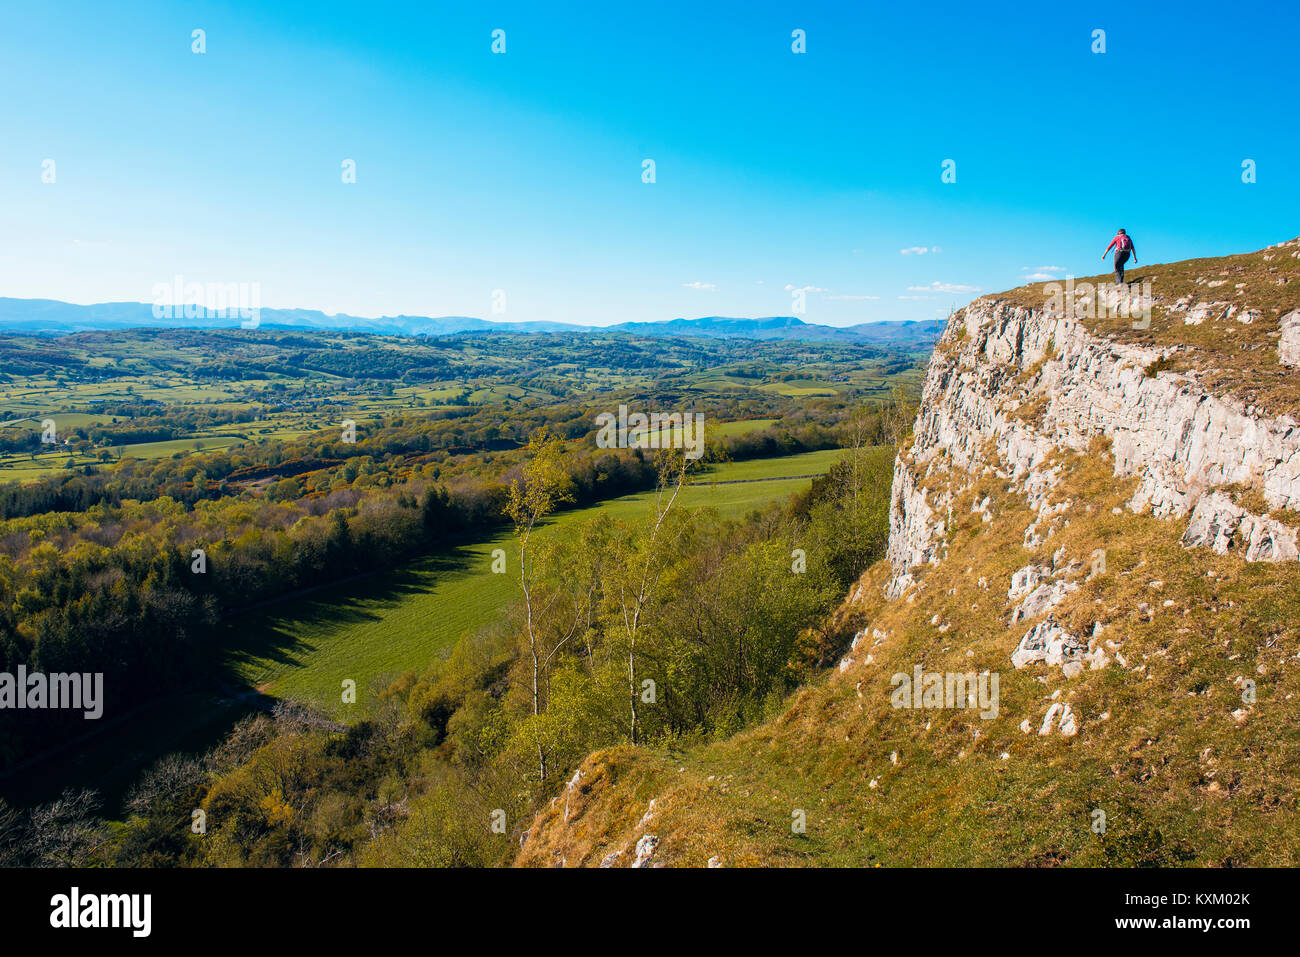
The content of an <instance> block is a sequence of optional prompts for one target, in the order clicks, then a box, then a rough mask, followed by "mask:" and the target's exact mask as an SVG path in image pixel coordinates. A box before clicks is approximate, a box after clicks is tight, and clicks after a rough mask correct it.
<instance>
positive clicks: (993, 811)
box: [518, 249, 1300, 866]
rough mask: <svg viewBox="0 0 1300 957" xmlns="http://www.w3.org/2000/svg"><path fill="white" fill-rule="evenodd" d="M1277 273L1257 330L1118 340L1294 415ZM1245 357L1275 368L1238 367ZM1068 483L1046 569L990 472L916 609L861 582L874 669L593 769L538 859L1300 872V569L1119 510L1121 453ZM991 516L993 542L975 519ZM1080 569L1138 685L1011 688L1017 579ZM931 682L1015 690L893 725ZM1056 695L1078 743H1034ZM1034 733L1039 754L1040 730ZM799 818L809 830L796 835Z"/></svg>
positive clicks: (864, 667) (1024, 678) (1160, 332)
mask: <svg viewBox="0 0 1300 957" xmlns="http://www.w3.org/2000/svg"><path fill="white" fill-rule="evenodd" d="M1291 251H1292V250H1291V249H1285V250H1284V251H1282V253H1281V254H1279V255H1286V256H1288V257H1289V255H1290V252H1291ZM1265 252H1267V251H1265ZM1273 252H1274V253H1275V254H1278V251H1276V250H1275V251H1273ZM1264 254H1265V253H1256V254H1251V256H1253V257H1255V258H1256V259H1257V265H1259V267H1260V269H1262V270H1263V271H1264V277H1263V278H1262V279H1259V280H1258V281H1259V282H1262V283H1263V285H1262V286H1260V287H1259V290H1261V291H1259V292H1256V290H1254V289H1251V288H1250V287H1248V289H1247V293H1248V295H1247V296H1245V297H1243V298H1246V299H1248V300H1249V301H1250V302H1251V303H1252V304H1257V305H1258V306H1259V307H1260V308H1262V309H1266V310H1268V311H1266V312H1265V318H1264V319H1263V320H1261V321H1257V322H1256V323H1254V324H1252V326H1239V327H1238V328H1235V329H1231V333H1230V334H1229V335H1227V336H1226V337H1225V327H1227V328H1230V327H1234V326H1238V324H1236V323H1235V322H1232V321H1230V320H1229V321H1228V322H1226V323H1225V322H1222V321H1221V322H1219V323H1218V324H1217V329H1216V327H1215V325H1214V324H1213V323H1212V322H1210V321H1207V323H1206V325H1207V326H1210V327H1211V328H1210V329H1208V330H1207V329H1206V328H1205V326H1195V327H1193V326H1185V325H1182V324H1181V321H1179V322H1178V323H1174V322H1172V321H1167V322H1165V323H1164V324H1161V323H1159V322H1158V321H1157V322H1153V329H1152V330H1151V331H1150V332H1132V333H1130V332H1128V331H1119V330H1115V331H1114V334H1116V335H1123V336H1126V337H1127V336H1129V335H1130V334H1131V335H1132V336H1134V337H1141V336H1148V335H1149V336H1152V337H1155V338H1154V341H1157V342H1164V343H1170V344H1175V343H1176V344H1179V345H1181V346H1184V347H1186V353H1185V355H1186V361H1189V362H1197V363H1201V364H1204V365H1198V366H1197V367H1198V368H1204V367H1206V366H1215V364H1216V363H1220V364H1223V365H1224V366H1225V367H1230V368H1233V369H1235V370H1237V379H1236V381H1235V382H1234V383H1233V387H1234V388H1236V389H1238V390H1243V391H1246V392H1250V393H1252V394H1254V395H1255V396H1256V397H1258V396H1260V395H1262V394H1267V396H1268V397H1269V399H1270V401H1271V402H1272V404H1273V405H1275V406H1276V405H1278V404H1282V403H1285V401H1287V398H1286V391H1285V387H1286V386H1287V385H1288V383H1281V382H1280V381H1275V380H1276V378H1277V377H1275V376H1274V375H1273V372H1274V371H1275V370H1273V369H1272V367H1271V366H1270V365H1269V363H1268V362H1267V361H1266V356H1265V355H1264V353H1265V352H1266V351H1267V350H1265V349H1264V348H1263V346H1262V345H1261V344H1264V343H1270V344H1272V345H1273V347H1274V349H1273V355H1274V360H1273V363H1272V364H1273V365H1276V359H1275V355H1276V353H1275V344H1276V336H1275V335H1270V333H1273V332H1275V331H1276V319H1277V316H1278V315H1280V314H1282V313H1283V312H1285V311H1286V310H1287V308H1288V307H1290V308H1294V306H1295V302H1294V296H1292V298H1291V299H1290V300H1289V301H1288V302H1283V301H1281V300H1279V301H1277V302H1272V298H1271V297H1272V293H1273V292H1274V287H1279V288H1280V287H1284V286H1285V285H1287V284H1286V283H1283V284H1278V283H1277V282H1276V279H1277V278H1278V277H1277V275H1276V274H1274V273H1269V272H1267V268H1268V267H1267V266H1266V265H1264V264H1271V263H1273V262H1275V261H1277V260H1276V258H1275V259H1274V260H1265V259H1263V255H1264ZM1240 258H1242V257H1228V260H1224V261H1220V260H1212V261H1196V262H1194V263H1190V264H1172V265H1171V266H1169V267H1156V269H1159V270H1163V272H1162V273H1159V274H1157V278H1159V277H1160V276H1163V282H1164V285H1165V287H1166V289H1167V291H1168V292H1171V293H1177V294H1178V295H1183V294H1186V287H1187V286H1193V287H1194V286H1195V284H1196V279H1198V278H1204V276H1205V275H1207V274H1209V275H1213V274H1217V273H1219V272H1222V271H1227V270H1230V269H1231V267H1232V266H1233V265H1235V264H1234V262H1233V261H1234V260H1238V259H1240ZM1298 262H1300V261H1298V260H1294V259H1288V260H1287V263H1288V266H1287V268H1288V269H1290V270H1294V269H1295V268H1296V266H1294V265H1290V264H1292V263H1298ZM1144 271H1145V270H1144ZM1184 274H1185V275H1184ZM1178 276H1182V277H1183V278H1182V279H1181V280H1178V279H1176V277H1178ZM1182 283H1185V284H1187V286H1183V287H1182V288H1181V289H1180V288H1179V286H1180V284H1182ZM1228 288H1230V289H1231V288H1233V287H1232V286H1229V287H1228ZM1293 288H1295V287H1293ZM1017 297H1020V298H1023V299H1024V302H1023V304H1026V305H1030V304H1035V303H1036V302H1037V301H1039V300H1038V299H1037V294H1036V292H1033V291H1030V292H1026V291H1025V290H1016V291H1014V292H1013V293H1010V294H1007V295H1006V298H1010V299H1016V298H1017ZM1157 316H1159V313H1157ZM1101 331H1105V330H1104V329H1103V330H1101ZM1216 332H1217V338H1216V336H1215V335H1211V334H1210V333H1216ZM1238 339H1240V340H1242V341H1241V342H1239V341H1237V340H1238ZM1247 340H1249V342H1250V343H1254V344H1255V347H1253V348H1252V347H1251V346H1249V345H1248V346H1247V347H1246V348H1241V345H1242V342H1245V341H1247ZM1223 342H1226V343H1227V344H1226V345H1223V344H1221V343H1223ZM1238 353H1243V354H1245V355H1243V356H1238ZM1252 370H1253V371H1252ZM1289 385H1290V386H1291V387H1294V381H1292V382H1291V383H1289ZM1057 461H1058V462H1059V463H1060V464H1062V465H1063V466H1064V471H1063V482H1062V485H1061V486H1060V487H1059V488H1058V489H1057V490H1056V491H1055V492H1054V493H1053V495H1052V500H1053V501H1059V500H1061V499H1063V498H1065V497H1067V496H1068V497H1070V498H1072V499H1073V500H1074V502H1075V504H1074V505H1073V506H1072V507H1071V509H1070V510H1069V512H1068V517H1069V518H1070V519H1071V522H1070V523H1069V524H1067V525H1064V526H1062V527H1060V528H1059V529H1058V531H1057V532H1056V534H1054V535H1053V536H1052V537H1050V538H1049V539H1048V540H1047V542H1046V543H1045V544H1044V545H1042V546H1040V547H1039V548H1037V549H1034V550H1028V549H1026V548H1025V547H1024V545H1023V534H1024V529H1025V528H1026V526H1027V525H1028V524H1029V523H1030V521H1032V519H1033V517H1034V515H1033V513H1031V512H1030V510H1029V509H1028V507H1027V506H1026V505H1025V503H1024V498H1023V495H1013V494H1011V493H1009V492H1008V491H1007V489H1006V483H1005V482H1003V481H1001V480H998V479H996V478H995V477H994V476H992V475H989V476H986V477H985V478H984V479H983V480H981V481H980V482H979V483H977V485H976V487H975V488H974V489H972V490H970V491H968V492H966V493H965V494H964V495H962V496H960V497H959V498H958V500H957V501H956V502H955V503H954V507H953V513H952V514H953V523H952V527H951V529H950V535H949V549H948V556H949V557H948V558H947V559H946V560H945V561H943V562H942V563H941V564H940V565H938V566H935V567H933V568H928V569H923V570H920V571H919V577H920V579H921V581H920V584H919V586H918V587H917V588H916V589H914V590H913V591H912V592H910V593H909V595H908V596H907V597H905V598H904V599H900V600H897V601H893V602H886V601H885V600H884V599H883V597H882V587H883V584H884V582H885V580H886V579H887V577H888V573H889V570H888V567H887V565H886V564H885V563H883V562H882V563H880V564H878V565H876V566H875V567H873V568H871V569H869V570H868V571H867V573H866V574H865V575H864V576H863V584H864V585H865V588H864V589H863V597H862V599H861V601H860V602H858V603H847V604H846V605H845V606H844V607H843V608H842V609H841V610H840V612H839V613H838V614H837V619H836V624H837V626H838V627H839V628H840V629H841V631H842V633H843V634H844V635H845V636H846V637H847V636H849V635H851V634H852V633H853V632H854V631H856V630H857V629H859V628H867V629H868V630H876V629H878V630H880V631H882V632H886V633H887V634H888V637H887V638H885V639H883V640H882V641H881V642H880V643H879V644H878V645H876V646H875V647H872V645H873V639H868V640H867V642H866V644H865V645H864V646H863V648H862V649H860V650H859V652H858V653H857V654H856V655H855V657H856V658H857V659H859V661H858V662H857V663H856V664H854V665H853V666H852V667H850V668H849V669H848V671H846V672H844V673H842V674H841V673H839V672H831V673H828V674H827V675H825V676H823V678H822V679H821V680H819V681H817V682H815V683H814V684H812V685H810V686H808V687H805V688H804V689H802V690H800V691H799V692H797V693H796V694H795V695H793V696H792V698H791V700H790V701H789V702H788V706H787V708H786V710H785V711H784V712H783V713H782V714H781V715H780V716H779V717H778V718H776V719H774V720H771V721H768V722H766V723H764V724H763V725H760V726H759V727H757V728H754V729H751V730H749V731H747V732H744V733H742V734H740V735H737V736H736V737H734V738H732V739H729V740H726V741H722V742H719V743H715V744H710V745H706V746H699V747H692V748H688V749H686V750H684V751H683V750H665V749H656V748H648V747H646V748H627V747H625V748H618V749H613V750H610V751H604V752H598V753H597V754H594V755H592V756H590V757H589V758H588V759H587V761H586V762H585V764H584V766H583V776H582V777H581V779H580V782H579V785H578V787H577V788H575V789H574V790H573V791H572V792H571V793H569V794H568V795H567V806H568V811H567V817H566V816H565V805H566V795H564V794H561V796H560V797H559V798H558V800H556V801H555V802H553V803H552V805H551V806H550V807H549V808H548V809H547V810H545V811H544V812H543V813H542V814H540V815H539V816H538V818H537V820H536V821H535V822H534V825H533V827H532V830H531V834H530V837H529V840H528V842H527V844H526V846H525V848H524V849H523V851H522V852H521V854H520V856H519V858H518V863H520V864H522V865H533V866H537V865H542V866H550V865H554V864H558V863H565V864H567V865H569V866H575V865H579V864H585V865H595V864H598V863H600V862H601V860H602V859H603V858H604V857H605V856H606V855H608V854H610V853H614V852H621V853H620V856H619V858H618V863H620V864H627V863H628V862H629V861H630V859H631V857H632V854H633V848H634V847H635V844H636V842H637V839H638V838H639V837H640V836H642V835H643V834H648V833H653V834H655V835H656V836H657V837H658V838H659V845H658V851H657V854H656V860H657V861H659V862H662V863H665V864H669V865H683V866H703V865H704V864H705V863H706V862H707V861H708V860H709V859H710V858H712V857H715V856H716V857H717V858H718V859H719V860H720V861H721V863H723V864H724V865H732V866H735V865H771V864H831V865H873V864H875V865H886V866H890V865H976V864H979V865H999V864H1010V865H1022V864H1027V865H1055V864H1071V865H1084V866H1098V865H1109V864H1122V865H1123V864H1127V865H1133V864H1164V865H1177V864H1198V865H1220V866H1233V865H1242V864H1257V865H1273V866H1295V865H1297V864H1300V817H1298V814H1297V811H1298V807H1297V797H1296V790H1295V773H1296V768H1297V767H1300V656H1298V655H1297V648H1298V647H1300V565H1297V564H1295V563H1288V564H1285V565H1271V564H1266V563H1258V564H1247V563H1245V562H1243V561H1241V560H1240V559H1238V558H1236V557H1235V556H1232V555H1227V556H1217V555H1215V554H1213V553H1212V552H1211V551H1209V550H1208V549H1185V548H1183V547H1182V546H1181V544H1180V542H1179V538H1180V536H1181V533H1182V530H1183V523H1180V522H1164V521H1161V520H1158V519H1155V518H1152V517H1151V516H1149V515H1144V516H1133V515H1132V514H1131V513H1129V512H1127V510H1125V509H1124V508H1123V506H1124V505H1125V504H1126V502H1127V500H1128V497H1129V496H1130V495H1131V493H1132V490H1133V486H1134V484H1135V481H1136V480H1130V481H1127V482H1124V481H1117V480H1116V479H1115V478H1114V476H1113V461H1112V460H1111V459H1110V457H1109V453H1108V450H1107V449H1106V447H1105V445H1104V444H1103V443H1098V444H1097V445H1096V447H1094V449H1093V450H1092V451H1091V453H1090V454H1088V455H1065V454H1062V455H1060V456H1059V457H1058V459H1057ZM985 495H988V496H990V499H991V506H992V512H993V515H994V519H993V521H992V522H991V523H987V524H986V523H983V522H982V521H981V520H980V516H979V515H977V514H972V513H971V511H970V509H971V506H972V505H973V504H974V503H975V502H976V501H978V500H979V499H981V498H983V497H984V496H985ZM1112 510H1118V512H1119V513H1118V514H1116V513H1115V512H1114V511H1112ZM1062 547H1064V548H1065V554H1066V556H1067V557H1068V558H1077V559H1079V560H1081V561H1083V562H1084V563H1085V565H1087V564H1088V563H1089V561H1090V556H1091V555H1092V553H1093V551H1094V549H1096V548H1098V547H1104V548H1105V550H1106V573H1105V574H1104V575H1100V576H1097V577H1094V578H1092V579H1091V580H1088V581H1086V582H1083V583H1082V587H1081V588H1080V590H1079V591H1077V592H1075V593H1073V594H1072V595H1070V596H1069V597H1067V598H1066V600H1065V601H1064V602H1063V603H1062V604H1061V605H1059V606H1058V607H1057V608H1056V609H1055V616H1056V618H1057V619H1058V620H1059V621H1061V622H1062V624H1064V625H1065V626H1066V627H1067V628H1069V629H1070V630H1072V631H1074V632H1075V633H1076V634H1084V635H1088V634H1090V633H1091V629H1092V626H1093V624H1094V623H1096V622H1101V623H1102V624H1103V626H1104V630H1103V632H1102V637H1103V638H1104V639H1109V640H1112V641H1115V642H1117V643H1118V644H1119V645H1120V648H1119V653H1120V654H1121V655H1122V656H1123V657H1124V659H1125V661H1126V662H1127V664H1126V665H1121V664H1120V663H1119V662H1118V661H1115V660H1112V662H1111V664H1110V665H1109V666H1108V667H1106V668H1103V669H1100V670H1091V671H1084V672H1083V673H1082V674H1081V675H1078V676H1076V677H1074V678H1065V677H1064V676H1063V675H1062V673H1061V671H1060V669H1059V668H1047V667H1044V666H1041V665H1039V666H1030V667H1028V668H1025V669H1023V670H1020V671H1017V670H1015V669H1014V668H1012V666H1011V664H1010V655H1011V652H1012V651H1013V650H1014V649H1015V647H1016V645H1017V643H1018V642H1019V640H1020V638H1021V637H1022V636H1023V635H1024V633H1025V632H1026V631H1027V630H1028V628H1029V626H1030V625H1031V624H1032V623H1033V622H1032V620H1031V621H1030V622H1029V623H1025V622H1021V623H1020V624H1018V625H1015V626H1012V625H1011V624H1010V622H1009V614H1008V613H1009V611H1010V604H1011V603H1009V602H1008V601H1007V598H1006V592H1007V588H1008V585H1009V583H1010V579H1011V575H1012V573H1013V572H1014V571H1016V570H1017V569H1019V568H1021V567H1023V566H1025V565H1027V564H1029V563H1030V562H1031V561H1038V562H1041V563H1045V564H1048V565H1050V564H1051V558H1052V553H1053V552H1054V551H1055V550H1056V549H1058V548H1062ZM981 579H984V580H985V582H984V584H983V585H982V584H981V582H980V580H981ZM1078 580H1079V581H1081V582H1082V576H1081V577H1080V579H1078ZM936 615H937V616H938V623H937V624H934V623H932V622H933V621H934V616H936ZM945 626H946V627H945ZM867 651H870V653H871V655H872V657H873V658H874V662H872V663H869V664H867V663H864V662H863V661H862V659H864V658H865V656H866V653H867ZM917 664H920V665H922V667H923V668H924V669H925V670H926V671H941V672H942V671H976V672H978V671H983V670H984V669H989V670H991V671H994V672H997V673H999V675H1000V693H1001V708H1000V713H999V715H998V716H997V717H996V718H994V719H992V720H984V719H981V718H980V717H979V716H978V714H977V713H976V712H975V711H969V710H957V709H948V710H907V709H894V708H892V707H891V705H890V692H891V691H892V685H891V683H890V677H891V676H892V675H893V674H895V673H896V672H905V673H911V671H912V669H913V667H914V666H915V665H917ZM1242 678H1250V679H1252V680H1254V681H1255V682H1256V684H1257V701H1256V702H1255V703H1253V704H1248V703H1245V702H1243V698H1242V693H1241V691H1240V690H1239V688H1238V686H1237V682H1238V680H1239V679H1242ZM1054 695H1056V696H1057V700H1061V701H1065V702H1068V703H1069V704H1070V706H1071V708H1072V709H1073V710H1074V712H1075V713H1076V714H1077V716H1078V718H1079V720H1080V730H1079V733H1078V735H1077V736H1075V737H1073V738H1066V737H1063V736H1061V735H1059V734H1055V733H1053V734H1050V735H1047V736H1040V735H1039V734H1037V733H1036V732H1037V731H1038V728H1039V725H1040V723H1041V722H1042V719H1043V716H1044V714H1045V713H1046V711H1047V709H1048V708H1049V707H1050V705H1051V703H1052V701H1053V696H1054ZM1234 712H1242V714H1240V715H1234ZM1025 719H1028V721H1029V724H1030V728H1031V730H1030V733H1024V732H1022V731H1021V730H1020V728H1019V725H1020V723H1021V722H1022V721H1024V720H1025ZM895 760H896V763H895ZM652 799H653V801H654V808H653V811H652V813H651V814H650V817H649V820H643V815H645V814H646V813H647V811H649V810H650V802H651V800H652ZM1096 810H1101V811H1103V812H1105V814H1106V829H1105V833H1104V834H1098V833H1095V832H1094V830H1093V822H1094V820H1095V818H1094V815H1093V812H1094V811H1096ZM796 811H802V812H803V813H804V815H805V816H806V820H807V828H806V833H803V834H798V833H794V831H793V829H792V826H791V823H792V820H793V817H792V816H793V815H794V813H795V812H796Z"/></svg>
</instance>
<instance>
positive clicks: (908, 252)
mask: <svg viewBox="0 0 1300 957" xmlns="http://www.w3.org/2000/svg"><path fill="white" fill-rule="evenodd" d="M898 252H899V254H900V255H903V256H924V255H926V254H927V253H940V252H943V250H942V249H940V248H939V247H938V246H908V247H907V248H906V249H900V250H899V251H898Z"/></svg>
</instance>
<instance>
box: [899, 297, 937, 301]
mask: <svg viewBox="0 0 1300 957" xmlns="http://www.w3.org/2000/svg"><path fill="white" fill-rule="evenodd" d="M898 298H899V299H908V300H916V299H930V298H932V297H931V296H899V297H898Z"/></svg>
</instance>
